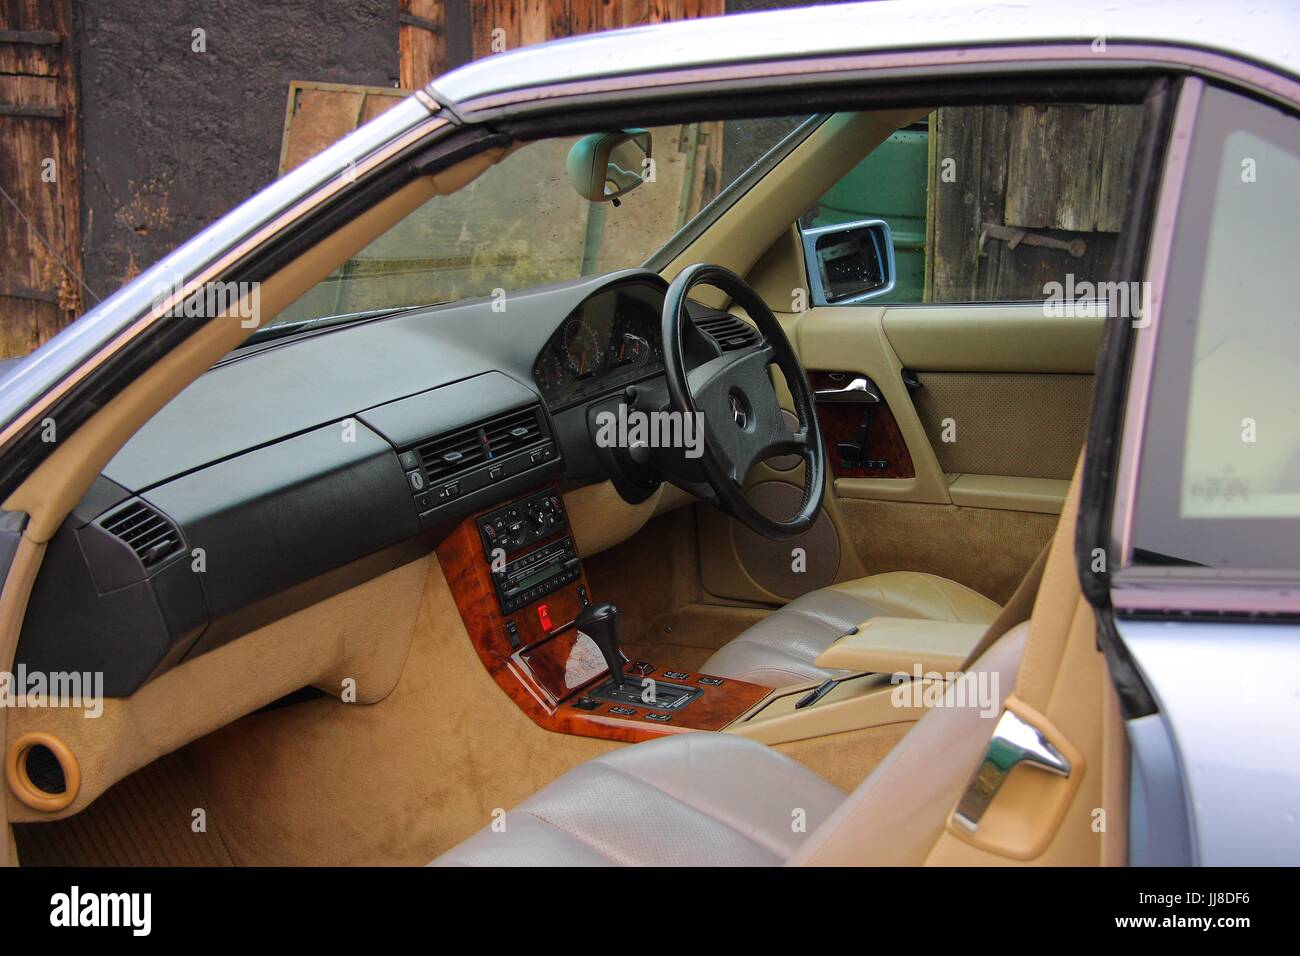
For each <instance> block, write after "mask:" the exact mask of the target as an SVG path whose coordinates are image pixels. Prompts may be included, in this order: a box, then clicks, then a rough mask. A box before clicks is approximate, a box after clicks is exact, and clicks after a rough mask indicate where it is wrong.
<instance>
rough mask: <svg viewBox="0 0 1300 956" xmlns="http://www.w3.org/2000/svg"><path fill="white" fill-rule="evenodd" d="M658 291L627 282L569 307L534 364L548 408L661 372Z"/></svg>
mask: <svg viewBox="0 0 1300 956" xmlns="http://www.w3.org/2000/svg"><path fill="white" fill-rule="evenodd" d="M663 300H664V296H663V291H662V290H661V289H660V288H659V287H657V286H654V285H642V284H628V285H623V286H618V287H615V288H611V289H606V290H603V291H601V292H598V293H596V294H595V295H593V296H591V298H589V299H587V300H586V301H585V302H583V303H582V304H581V305H579V306H578V308H576V309H574V310H573V312H571V313H570V314H569V315H568V316H567V317H566V318H565V320H564V322H563V323H562V324H561V325H560V327H559V328H558V329H556V330H555V332H554V334H553V335H552V336H551V337H550V339H549V340H548V341H547V343H546V345H545V346H544V347H543V348H542V351H541V352H540V353H539V354H538V356H537V360H536V361H535V362H534V363H533V379H534V381H536V382H537V386H538V388H539V389H540V390H541V393H542V397H543V398H544V399H545V400H546V404H547V406H549V407H550V409H551V411H553V412H555V411H560V410H563V409H565V408H568V407H570V406H572V405H575V404H577V403H579V402H582V401H584V400H585V399H589V398H594V397H596V396H598V395H602V394H605V393H608V392H611V391H613V390H615V389H617V388H621V387H623V386H626V385H628V384H631V383H632V382H637V381H640V380H641V379H644V378H647V377H649V376H652V375H657V374H660V373H661V372H663V369H664V363H663V358H664V355H663V341H662V335H661V320H660V316H661V313H662V310H663Z"/></svg>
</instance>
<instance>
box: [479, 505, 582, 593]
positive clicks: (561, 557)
mask: <svg viewBox="0 0 1300 956" xmlns="http://www.w3.org/2000/svg"><path fill="white" fill-rule="evenodd" d="M477 523H478V529H479V536H480V537H481V538H482V540H483V553H484V555H485V556H486V557H487V560H488V565H489V566H490V567H491V569H492V584H493V586H494V587H495V588H496V592H497V600H498V601H500V602H501V610H502V611H503V612H504V613H506V614H513V613H514V612H515V611H517V610H519V609H520V608H521V607H523V606H524V605H526V604H530V603H532V602H533V601H535V600H537V599H538V598H540V597H542V596H543V595H545V594H550V593H551V592H552V591H554V590H556V589H557V588H560V587H563V586H564V585H566V584H569V583H571V582H573V581H576V580H577V579H578V576H579V575H580V574H581V573H582V567H581V562H580V561H579V559H578V555H577V553H576V552H575V551H574V549H573V539H572V538H571V537H570V536H569V535H567V534H566V535H564V536H563V537H561V538H558V539H557V540H554V541H551V542H549V543H548V544H545V545H542V546H541V547H538V548H533V549H532V550H530V551H526V549H528V548H529V546H530V545H534V544H537V543H538V542H540V541H542V540H543V539H546V538H551V537H553V536H555V535H557V534H560V533H561V532H563V531H564V530H565V529H566V528H567V527H568V521H567V520H566V518H565V515H564V505H563V504H562V502H561V501H560V496H559V494H557V493H555V492H551V491H544V492H539V493H538V494H535V495H530V496H529V497H527V498H522V499H520V500H519V501H516V502H514V503H513V504H510V505H506V506H505V507H504V508H498V509H497V510H496V511H491V512H488V513H487V514H485V515H480V516H479V518H478V521H477ZM525 551H526V553H524V552H525Z"/></svg>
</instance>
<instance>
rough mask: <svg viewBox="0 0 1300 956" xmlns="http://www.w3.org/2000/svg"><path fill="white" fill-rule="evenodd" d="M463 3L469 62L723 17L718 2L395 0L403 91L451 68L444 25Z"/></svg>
mask: <svg viewBox="0 0 1300 956" xmlns="http://www.w3.org/2000/svg"><path fill="white" fill-rule="evenodd" d="M466 2H467V3H468V8H469V9H468V20H469V22H468V31H469V34H470V44H469V50H468V51H467V52H468V53H469V55H470V56H472V57H473V58H474V59H478V58H479V57H483V56H490V55H491V54H493V53H500V52H503V51H504V50H513V49H515V48H516V47H521V46H528V45H529V44H533V43H544V42H545V41H547V40H556V39H559V38H561V37H569V36H579V35H581V34H583V33H598V32H600V31H601V30H614V29H619V28H622V27H632V26H637V25H640V24H645V23H665V22H667V21H670V20H688V19H692V18H695V17H713V16H722V14H723V13H725V12H726V10H725V3H724V0H459V2H457V0H452V2H449V3H445V2H444V0H400V3H401V14H400V15H399V16H400V17H401V23H402V27H401V37H400V43H401V46H400V52H401V73H402V86H403V87H405V88H406V89H416V88H418V87H421V86H424V85H425V84H427V83H428V82H429V81H430V80H432V79H433V78H434V77H436V76H438V75H439V74H442V73H445V72H447V70H449V69H451V67H453V66H455V65H457V62H456V60H457V58H456V56H455V52H454V51H453V50H452V49H451V47H450V45H449V44H448V42H447V36H448V34H449V28H450V27H451V24H450V22H449V20H450V18H451V17H453V16H457V15H463V13H462V11H461V10H460V8H461V7H463V6H464V5H465V3H466ZM498 31H499V32H498Z"/></svg>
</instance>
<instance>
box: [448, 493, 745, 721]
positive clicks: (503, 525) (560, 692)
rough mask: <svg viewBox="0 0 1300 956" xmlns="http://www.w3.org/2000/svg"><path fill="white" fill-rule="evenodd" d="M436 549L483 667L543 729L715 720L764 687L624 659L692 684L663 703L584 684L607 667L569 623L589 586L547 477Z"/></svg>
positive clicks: (645, 679) (729, 715) (736, 711)
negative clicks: (621, 698)
mask: <svg viewBox="0 0 1300 956" xmlns="http://www.w3.org/2000/svg"><path fill="white" fill-rule="evenodd" d="M438 560H439V561H440V562H441V564H442V570H443V573H444V574H445V575H446V577H447V583H448V584H449V585H450V587H451V591H452V595H453V597H454V598H455V601H456V607H457V608H458V609H459V610H460V615H461V618H462V619H463V620H464V622H465V629H466V631H468V632H469V637H470V640H471V641H472V642H473V644H474V649H475V651H477V653H478V656H479V658H480V659H481V660H482V661H483V665H484V666H485V667H486V668H487V670H488V673H489V674H491V675H492V677H493V679H494V680H495V681H496V682H497V684H499V685H500V687H501V689H502V690H504V691H505V692H506V693H507V694H508V695H509V696H510V698H511V699H512V700H513V701H514V702H515V703H516V704H518V705H519V707H520V708H521V709H522V710H523V711H524V713H526V714H528V716H529V717H531V718H532V719H533V720H534V721H536V722H537V723H538V724H540V725H541V726H543V727H545V728H546V729H548V730H553V731H556V732H558V733H570V734H579V735H581V736H584V737H606V738H611V739H616V740H626V741H639V740H647V739H649V738H651V737H661V736H664V735H667V734H676V733H683V732H685V731H694V730H721V729H723V728H724V727H726V726H728V725H729V724H731V723H732V722H734V721H735V720H736V719H737V718H739V717H740V716H741V715H742V714H744V713H746V712H747V711H748V710H750V709H751V708H752V707H753V706H754V705H755V704H757V703H758V702H759V701H761V700H762V699H764V698H765V697H766V696H767V695H768V692H769V688H767V687H761V686H759V685H757V684H748V683H745V682H744V681H736V680H731V679H730V678H722V677H715V676H712V675H709V674H696V673H692V672H689V671H675V670H672V669H670V668H663V667H660V666H658V665H656V664H655V662H653V661H650V662H646V661H634V662H630V663H628V664H626V665H625V667H624V672H625V673H626V674H627V677H628V680H629V681H630V682H632V684H633V685H634V686H635V687H636V688H638V689H641V688H645V689H651V690H652V689H653V687H654V684H655V683H657V682H663V683H664V684H666V685H678V686H684V687H688V688H690V689H692V690H699V691H700V693H699V695H698V696H695V695H688V696H689V697H690V699H688V700H686V702H685V703H682V704H680V705H678V706H670V707H666V706H656V703H654V702H651V703H645V702H642V701H641V700H638V701H637V702H636V703H632V702H617V701H608V700H601V699H599V697H597V696H596V695H595V694H594V693H592V692H593V691H595V690H596V689H597V688H598V687H599V686H600V685H603V684H605V683H606V682H607V681H608V677H609V672H608V669H607V668H606V666H605V661H604V658H603V657H602V656H601V653H600V651H599V649H598V648H597V647H596V645H595V644H594V642H593V641H592V640H591V639H590V638H589V637H587V636H586V635H584V634H582V633H580V632H579V631H578V630H577V629H576V628H575V627H574V626H573V622H574V619H575V618H576V617H577V616H578V614H579V612H580V611H581V610H582V609H583V608H584V607H585V606H587V605H588V604H590V603H591V602H592V601H593V595H592V594H591V589H590V587H589V585H588V584H587V578H586V575H585V574H584V573H583V570H582V562H581V561H580V560H579V559H578V556H577V552H576V548H575V547H574V543H573V539H572V536H571V533H570V530H569V523H568V519H567V516H566V514H565V511H564V499H563V498H562V497H561V495H560V491H559V487H558V486H557V485H548V486H545V487H542V488H539V489H537V490H536V491H534V492H532V493H530V494H528V495H525V496H524V497H522V498H520V499H518V500H517V501H513V502H511V503H509V504H506V505H501V506H497V507H494V508H491V509H489V510H487V511H484V512H480V513H479V514H477V515H474V516H473V517H471V518H468V519H466V520H465V521H463V522H462V523H461V524H460V525H459V526H458V527H457V528H456V529H455V531H453V532H452V533H451V534H450V535H449V536H448V537H447V538H446V539H445V540H444V541H443V542H442V544H440V545H439V546H438ZM649 682H654V683H649ZM638 696H640V695H638ZM656 699H657V700H659V698H656ZM660 702H661V701H660Z"/></svg>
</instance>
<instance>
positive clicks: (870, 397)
mask: <svg viewBox="0 0 1300 956" xmlns="http://www.w3.org/2000/svg"><path fill="white" fill-rule="evenodd" d="M814 394H815V397H816V399H817V401H819V402H826V403H828V404H832V405H875V404H879V403H880V402H882V401H884V399H882V398H881V397H880V391H879V389H877V388H876V384H875V382H873V381H871V379H869V378H867V377H866V376H865V375H858V376H855V377H854V378H853V379H852V380H851V381H850V382H849V384H847V385H845V386H844V387H843V388H819V389H817V391H816V392H815V393H814Z"/></svg>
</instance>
